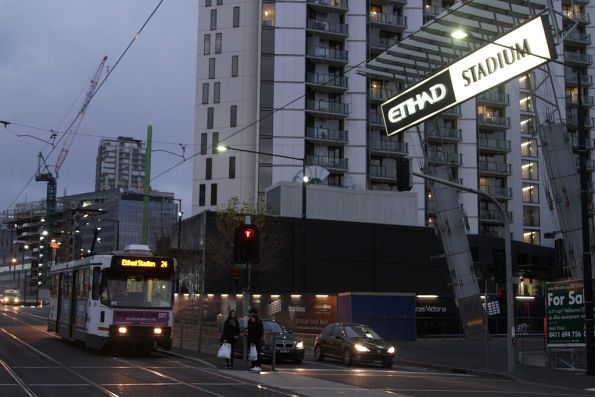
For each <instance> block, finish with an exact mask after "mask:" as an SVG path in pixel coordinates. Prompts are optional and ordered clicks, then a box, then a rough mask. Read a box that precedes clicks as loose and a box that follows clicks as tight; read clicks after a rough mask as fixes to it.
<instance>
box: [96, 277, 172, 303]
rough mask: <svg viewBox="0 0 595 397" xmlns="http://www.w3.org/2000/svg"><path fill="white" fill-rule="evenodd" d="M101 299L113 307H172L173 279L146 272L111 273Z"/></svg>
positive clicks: (103, 284) (106, 280)
mask: <svg viewBox="0 0 595 397" xmlns="http://www.w3.org/2000/svg"><path fill="white" fill-rule="evenodd" d="M104 280H105V282H103V283H102V291H101V300H102V302H104V303H107V304H109V305H110V306H112V307H171V306H172V288H173V280H172V279H171V278H163V277H152V276H150V275H145V274H121V273H118V274H110V275H108V276H107V278H106V279H104Z"/></svg>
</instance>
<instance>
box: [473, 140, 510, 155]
mask: <svg viewBox="0 0 595 397" xmlns="http://www.w3.org/2000/svg"><path fill="white" fill-rule="evenodd" d="M478 146H479V150H480V151H482V152H490V153H507V152H510V141H508V140H505V139H495V138H485V137H480V138H479V142H478Z"/></svg>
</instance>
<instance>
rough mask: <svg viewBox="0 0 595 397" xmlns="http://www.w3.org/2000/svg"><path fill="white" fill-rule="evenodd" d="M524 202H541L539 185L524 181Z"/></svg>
mask: <svg viewBox="0 0 595 397" xmlns="http://www.w3.org/2000/svg"><path fill="white" fill-rule="evenodd" d="M523 203H539V185H536V184H533V183H523Z"/></svg>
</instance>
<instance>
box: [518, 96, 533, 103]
mask: <svg viewBox="0 0 595 397" xmlns="http://www.w3.org/2000/svg"><path fill="white" fill-rule="evenodd" d="M530 99H531V98H529V97H526V98H522V99H521V100H520V101H519V103H524V102H527V101H528V100H530Z"/></svg>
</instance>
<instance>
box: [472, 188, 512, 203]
mask: <svg viewBox="0 0 595 397" xmlns="http://www.w3.org/2000/svg"><path fill="white" fill-rule="evenodd" d="M479 190H481V191H482V192H484V193H487V194H489V195H490V196H492V197H495V198H497V199H500V200H510V199H512V188H509V187H500V186H485V185H480V186H479Z"/></svg>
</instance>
